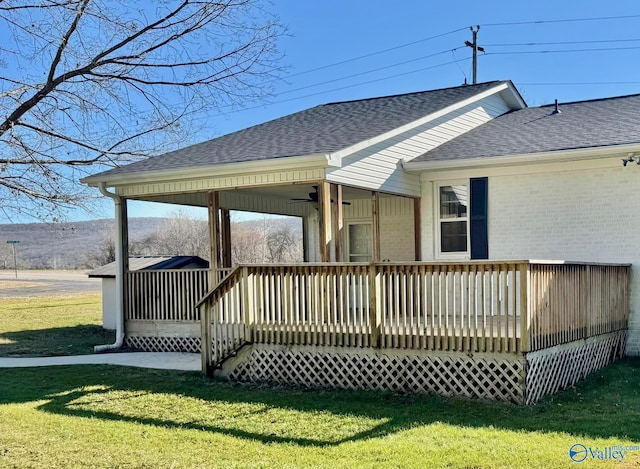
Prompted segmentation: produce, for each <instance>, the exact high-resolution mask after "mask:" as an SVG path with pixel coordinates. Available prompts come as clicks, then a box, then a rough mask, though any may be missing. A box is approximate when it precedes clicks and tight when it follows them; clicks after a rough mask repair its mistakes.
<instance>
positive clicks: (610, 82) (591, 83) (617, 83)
mask: <svg viewBox="0 0 640 469" xmlns="http://www.w3.org/2000/svg"><path fill="white" fill-rule="evenodd" d="M518 84H519V85H521V86H579V85H639V84H640V81H573V82H568V81H565V82H555V83H554V82H546V83H544V82H543V83H518Z"/></svg>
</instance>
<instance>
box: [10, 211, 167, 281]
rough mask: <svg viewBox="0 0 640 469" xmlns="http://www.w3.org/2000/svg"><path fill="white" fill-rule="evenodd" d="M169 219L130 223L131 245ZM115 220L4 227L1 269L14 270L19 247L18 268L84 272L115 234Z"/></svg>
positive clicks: (143, 219)
mask: <svg viewBox="0 0 640 469" xmlns="http://www.w3.org/2000/svg"><path fill="white" fill-rule="evenodd" d="M165 220H166V218H131V219H129V239H130V241H140V240H142V239H144V238H146V237H148V236H150V235H152V234H153V233H155V232H156V231H157V230H158V227H160V226H161V225H162V223H164V222H165ZM114 223H115V222H114V220H91V221H80V222H68V223H51V224H49V223H25V224H12V225H1V224H0V269H2V268H12V267H13V251H12V250H11V245H10V244H7V241H20V243H19V244H17V245H16V255H17V258H18V267H21V268H33V269H36V268H44V269H76V268H81V267H82V266H83V264H84V262H85V259H86V257H87V255H88V254H89V253H91V252H94V251H96V250H97V249H98V248H99V247H100V245H101V244H102V243H104V240H105V238H106V237H108V236H113V235H114V234H115V227H114Z"/></svg>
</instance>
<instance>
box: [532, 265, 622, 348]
mask: <svg viewBox="0 0 640 469" xmlns="http://www.w3.org/2000/svg"><path fill="white" fill-rule="evenodd" d="M630 275H631V267H630V266H629V265H613V264H586V263H551V262H532V263H531V265H530V280H529V297H530V306H529V315H528V318H527V321H528V322H527V329H528V330H529V337H530V339H529V341H530V345H529V350H530V351H534V350H541V349H544V348H548V347H552V346H554V345H558V344H563V343H567V342H571V341H574V340H579V339H586V338H587V337H591V336H594V335H599V334H605V333H608V332H613V331H617V330H621V329H626V328H627V324H628V321H629V281H630Z"/></svg>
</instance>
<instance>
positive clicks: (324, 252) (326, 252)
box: [318, 181, 331, 262]
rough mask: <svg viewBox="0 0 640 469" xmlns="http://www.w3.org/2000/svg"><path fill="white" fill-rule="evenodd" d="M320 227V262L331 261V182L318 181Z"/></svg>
mask: <svg viewBox="0 0 640 469" xmlns="http://www.w3.org/2000/svg"><path fill="white" fill-rule="evenodd" d="M318 227H319V228H320V262H331V252H330V251H331V250H330V245H331V194H330V188H329V183H328V182H326V181H322V182H319V183H318Z"/></svg>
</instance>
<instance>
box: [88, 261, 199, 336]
mask: <svg viewBox="0 0 640 469" xmlns="http://www.w3.org/2000/svg"><path fill="white" fill-rule="evenodd" d="M176 269H189V270H194V269H204V270H207V269H209V261H206V260H204V259H202V258H201V257H198V256H135V257H129V271H130V272H134V271H140V270H144V271H153V270H161V271H172V270H176ZM165 274H166V272H165ZM87 276H88V277H89V278H101V279H102V327H103V328H104V329H107V330H115V329H116V324H117V317H118V305H117V303H116V296H117V293H116V262H115V261H114V262H110V263H109V264H105V265H103V266H100V267H98V268H96V269H93V270H90V271H89V272H87ZM204 290H205V291H206V288H205V289H204Z"/></svg>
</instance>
